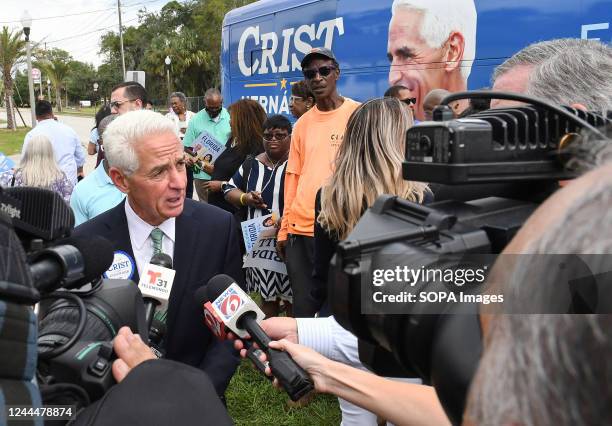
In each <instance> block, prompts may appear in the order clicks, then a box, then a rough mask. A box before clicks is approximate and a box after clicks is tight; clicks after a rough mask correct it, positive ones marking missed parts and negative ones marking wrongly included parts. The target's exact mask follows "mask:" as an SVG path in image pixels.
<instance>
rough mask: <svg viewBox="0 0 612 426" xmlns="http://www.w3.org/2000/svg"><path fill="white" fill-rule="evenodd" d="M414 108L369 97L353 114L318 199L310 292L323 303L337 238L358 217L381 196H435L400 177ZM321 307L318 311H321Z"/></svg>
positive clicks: (423, 186)
mask: <svg viewBox="0 0 612 426" xmlns="http://www.w3.org/2000/svg"><path fill="white" fill-rule="evenodd" d="M413 122H414V121H413V117H412V111H411V110H410V109H409V108H408V107H407V106H406V104H404V103H402V102H400V101H399V100H397V99H395V98H381V99H373V100H370V101H368V102H366V103H364V104H362V105H361V106H360V107H359V108H357V109H356V110H355V112H353V115H351V118H350V119H349V121H348V124H347V126H346V132H345V135H344V142H343V143H342V145H340V149H339V150H338V156H337V157H336V165H335V171H334V174H333V175H332V177H331V178H330V180H329V182H328V184H327V185H326V186H324V187H323V188H321V189H320V190H319V193H318V194H317V199H316V207H315V215H316V217H317V222H316V224H315V253H314V258H315V262H314V275H315V277H316V278H317V280H316V281H317V284H318V288H315V289H313V292H312V294H311V295H312V296H313V298H314V299H315V300H317V301H318V303H319V304H320V305H319V306H322V305H323V304H324V303H325V302H326V299H327V294H326V290H327V273H328V268H329V261H330V260H331V258H332V256H333V254H334V252H335V250H336V245H337V244H338V241H341V240H343V239H345V238H346V237H347V235H348V234H349V233H350V232H351V231H352V230H353V227H354V226H355V225H356V224H357V222H358V221H359V219H360V218H361V215H362V214H363V213H364V212H365V210H366V209H368V208H369V207H370V206H371V205H372V204H374V201H375V200H376V199H377V198H378V197H379V196H381V195H383V194H392V195H397V196H399V197H401V198H404V199H406V200H409V201H413V202H417V203H423V202H430V201H432V200H433V196H432V194H431V192H430V191H429V189H428V187H427V184H425V183H421V182H410V181H406V180H404V179H402V161H404V155H405V146H406V130H408V128H410V127H411V126H412V125H413ZM326 308H327V307H324V309H323V310H322V312H321V313H322V314H325V311H327V309H326Z"/></svg>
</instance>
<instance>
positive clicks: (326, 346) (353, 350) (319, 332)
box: [296, 316, 422, 426]
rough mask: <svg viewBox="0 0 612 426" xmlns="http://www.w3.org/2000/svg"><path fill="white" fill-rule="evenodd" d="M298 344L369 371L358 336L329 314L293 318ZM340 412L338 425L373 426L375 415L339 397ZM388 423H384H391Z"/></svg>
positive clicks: (375, 422)
mask: <svg viewBox="0 0 612 426" xmlns="http://www.w3.org/2000/svg"><path fill="white" fill-rule="evenodd" d="M296 322H297V329H298V336H299V337H298V339H299V343H300V345H304V346H307V347H309V348H311V349H314V350H315V351H317V352H318V353H320V354H321V355H323V356H325V357H326V358H329V359H331V360H333V361H337V362H341V363H343V364H346V365H350V366H351V367H355V368H358V369H360V370H364V371H369V370H368V369H367V368H366V367H365V366H364V365H363V363H362V362H361V360H360V359H359V345H358V341H357V337H356V336H355V335H354V334H352V333H350V332H349V331H347V330H346V329H345V328H344V327H342V326H341V325H340V324H338V321H336V320H335V318H334V317H333V316H332V317H325V318H296ZM387 378H388V379H391V380H395V381H400V382H405V383H417V384H420V383H422V381H421V379H407V378H393V377H387ZM338 401H339V402H340V410H341V411H342V423H341V426H366V425H371V426H376V425H377V419H376V415H375V414H373V413H371V412H369V411H367V410H366V409H364V408H361V407H358V406H356V405H354V404H352V403H350V402H348V401H346V400H344V399H342V398H338ZM390 424H391V423H387V425H390Z"/></svg>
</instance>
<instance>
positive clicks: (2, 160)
mask: <svg viewBox="0 0 612 426" xmlns="http://www.w3.org/2000/svg"><path fill="white" fill-rule="evenodd" d="M13 167H15V162H14V161H13V160H11V159H10V158H9V157H7V156H6V155H4V154H3V153H1V152H0V173H4V172H8V171H9V170H11V169H13Z"/></svg>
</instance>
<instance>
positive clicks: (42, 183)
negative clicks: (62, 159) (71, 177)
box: [19, 135, 64, 188]
mask: <svg viewBox="0 0 612 426" xmlns="http://www.w3.org/2000/svg"><path fill="white" fill-rule="evenodd" d="M19 170H20V171H21V177H22V179H23V184H24V185H27V186H35V187H39V188H49V187H51V185H53V184H54V183H55V182H57V181H58V180H60V179H61V178H62V177H63V174H64V173H63V172H62V171H61V169H60V168H59V167H58V165H57V162H56V161H55V156H54V154H53V146H51V141H50V140H49V139H48V138H47V137H46V136H44V135H36V136H33V137H32V139H30V140H29V142H28V145H27V147H26V149H25V152H24V153H23V157H21V162H20V164H19Z"/></svg>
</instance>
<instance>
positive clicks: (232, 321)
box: [195, 275, 314, 401]
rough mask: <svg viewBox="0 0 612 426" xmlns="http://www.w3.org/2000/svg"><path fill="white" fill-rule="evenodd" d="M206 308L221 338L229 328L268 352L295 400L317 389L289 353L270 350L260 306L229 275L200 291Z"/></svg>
mask: <svg viewBox="0 0 612 426" xmlns="http://www.w3.org/2000/svg"><path fill="white" fill-rule="evenodd" d="M195 296H196V300H197V302H198V304H199V306H203V307H204V312H205V313H204V315H205V321H206V324H207V325H208V326H209V328H211V330H212V331H213V333H214V334H215V335H216V336H217V337H226V332H225V329H226V328H227V329H229V330H231V331H232V332H233V333H235V334H236V335H238V336H240V337H242V338H246V337H248V336H249V335H250V336H251V338H252V339H253V340H254V341H255V342H256V343H257V344H258V345H259V347H260V348H261V349H262V350H263V351H264V352H265V354H266V357H267V359H268V361H269V363H270V369H271V372H272V374H274V376H275V377H276V379H277V380H278V382H279V383H280V385H281V386H282V387H283V388H284V389H285V391H286V392H287V394H289V397H290V398H291V399H292V400H293V401H297V400H298V399H300V398H301V397H303V396H304V395H306V394H307V393H309V392H310V391H312V390H313V389H314V386H313V384H312V380H311V379H310V377H309V376H308V374H307V373H306V371H304V369H302V368H301V367H300V366H299V365H297V364H296V363H295V361H294V360H293V359H292V358H291V356H290V355H289V354H288V353H287V352H283V351H281V350H278V349H274V348H271V347H269V344H270V342H271V339H270V337H269V336H268V335H267V334H266V332H265V331H264V330H263V329H262V328H261V326H260V325H259V324H258V320H259V321H261V320H263V318H264V314H263V312H261V310H260V309H259V307H258V306H257V304H256V303H255V302H253V300H252V299H251V298H250V297H249V296H248V295H247V294H246V293H245V292H244V291H243V290H242V289H241V288H240V286H238V284H236V283H235V282H234V280H233V279H232V278H230V277H228V276H227V275H216V276H215V277H213V278H212V279H211V280H210V281H209V282H208V284H207V285H206V286H204V287H202V288H200V289H199V290H198V291H197V292H196V295H195Z"/></svg>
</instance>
